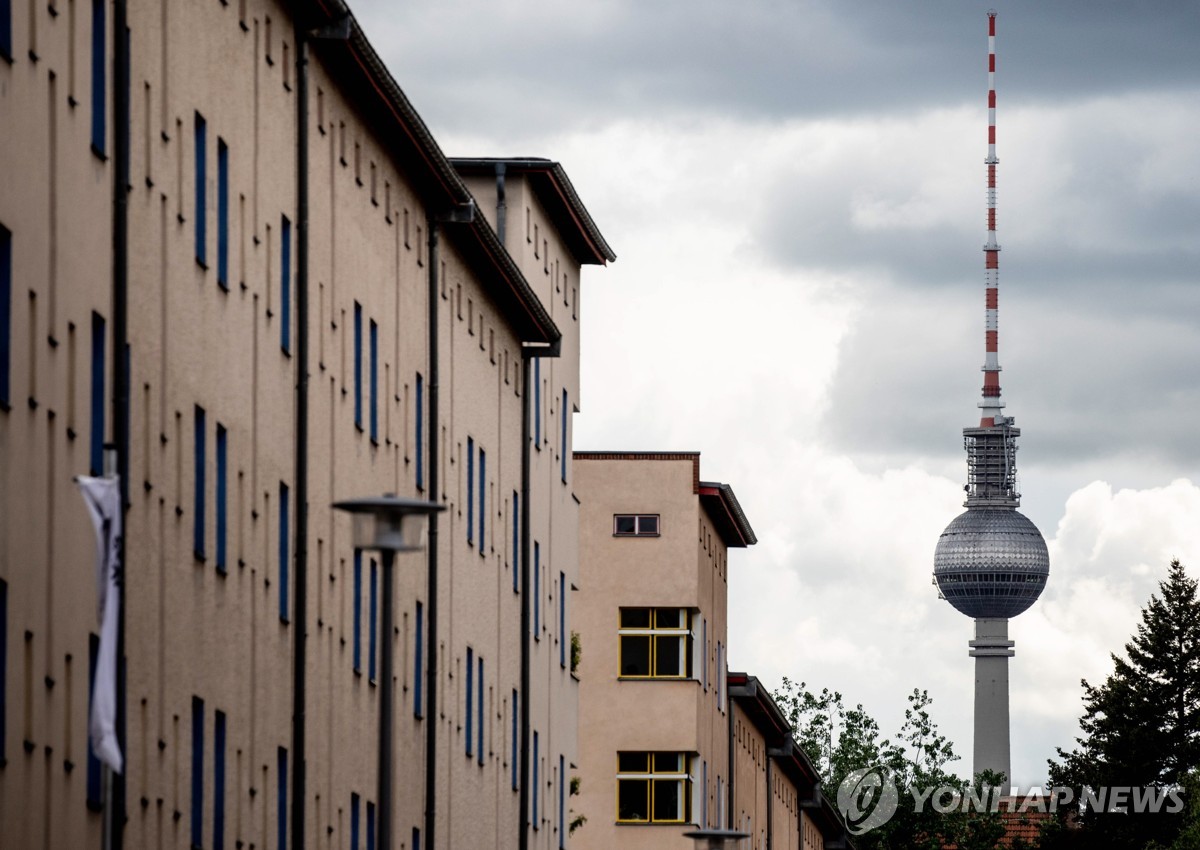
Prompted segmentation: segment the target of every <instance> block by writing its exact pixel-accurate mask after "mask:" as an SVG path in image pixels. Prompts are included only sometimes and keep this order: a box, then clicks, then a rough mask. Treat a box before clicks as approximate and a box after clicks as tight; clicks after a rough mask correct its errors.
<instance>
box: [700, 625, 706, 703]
mask: <svg viewBox="0 0 1200 850" xmlns="http://www.w3.org/2000/svg"><path fill="white" fill-rule="evenodd" d="M700 632H701V637H700V649H701V651H702V652H703V653H704V655H703V658H704V661H703V662H702V663H701V665H700V666H701V671H700V678H701V679H703V680H704V690H705V691H707V690H708V620H706V619H704V618H703V617H701V618H700Z"/></svg>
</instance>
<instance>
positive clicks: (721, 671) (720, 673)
mask: <svg viewBox="0 0 1200 850" xmlns="http://www.w3.org/2000/svg"><path fill="white" fill-rule="evenodd" d="M717 710H718V711H722V712H723V711H724V710H725V647H724V646H723V645H722V643H721V642H720V641H717Z"/></svg>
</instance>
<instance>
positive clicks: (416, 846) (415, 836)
mask: <svg viewBox="0 0 1200 850" xmlns="http://www.w3.org/2000/svg"><path fill="white" fill-rule="evenodd" d="M412 850H421V830H420V829H418V828H417V827H415V826H414V827H413V830H412Z"/></svg>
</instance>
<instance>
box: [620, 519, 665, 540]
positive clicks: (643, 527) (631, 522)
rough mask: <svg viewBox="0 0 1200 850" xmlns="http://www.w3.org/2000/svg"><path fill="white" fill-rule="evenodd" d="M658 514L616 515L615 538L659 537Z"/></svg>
mask: <svg viewBox="0 0 1200 850" xmlns="http://www.w3.org/2000/svg"><path fill="white" fill-rule="evenodd" d="M658 535H659V530H658V514H614V515H613V537H658Z"/></svg>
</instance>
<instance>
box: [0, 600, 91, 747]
mask: <svg viewBox="0 0 1200 850" xmlns="http://www.w3.org/2000/svg"><path fill="white" fill-rule="evenodd" d="M7 676H8V582H6V581H5V580H4V579H2V578H0V764H4V762H5V761H6V760H7V758H8V751H7V749H5V746H4V742H5V741H6V740H7V738H6V737H5V735H6V733H7V731H8V730H7V728H6V726H5V723H4V718H5V717H7V716H8V688H7V687H6V685H5V683H6V682H7V681H8V678H7ZM88 681H89V682H90V681H91V676H89V677H88Z"/></svg>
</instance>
